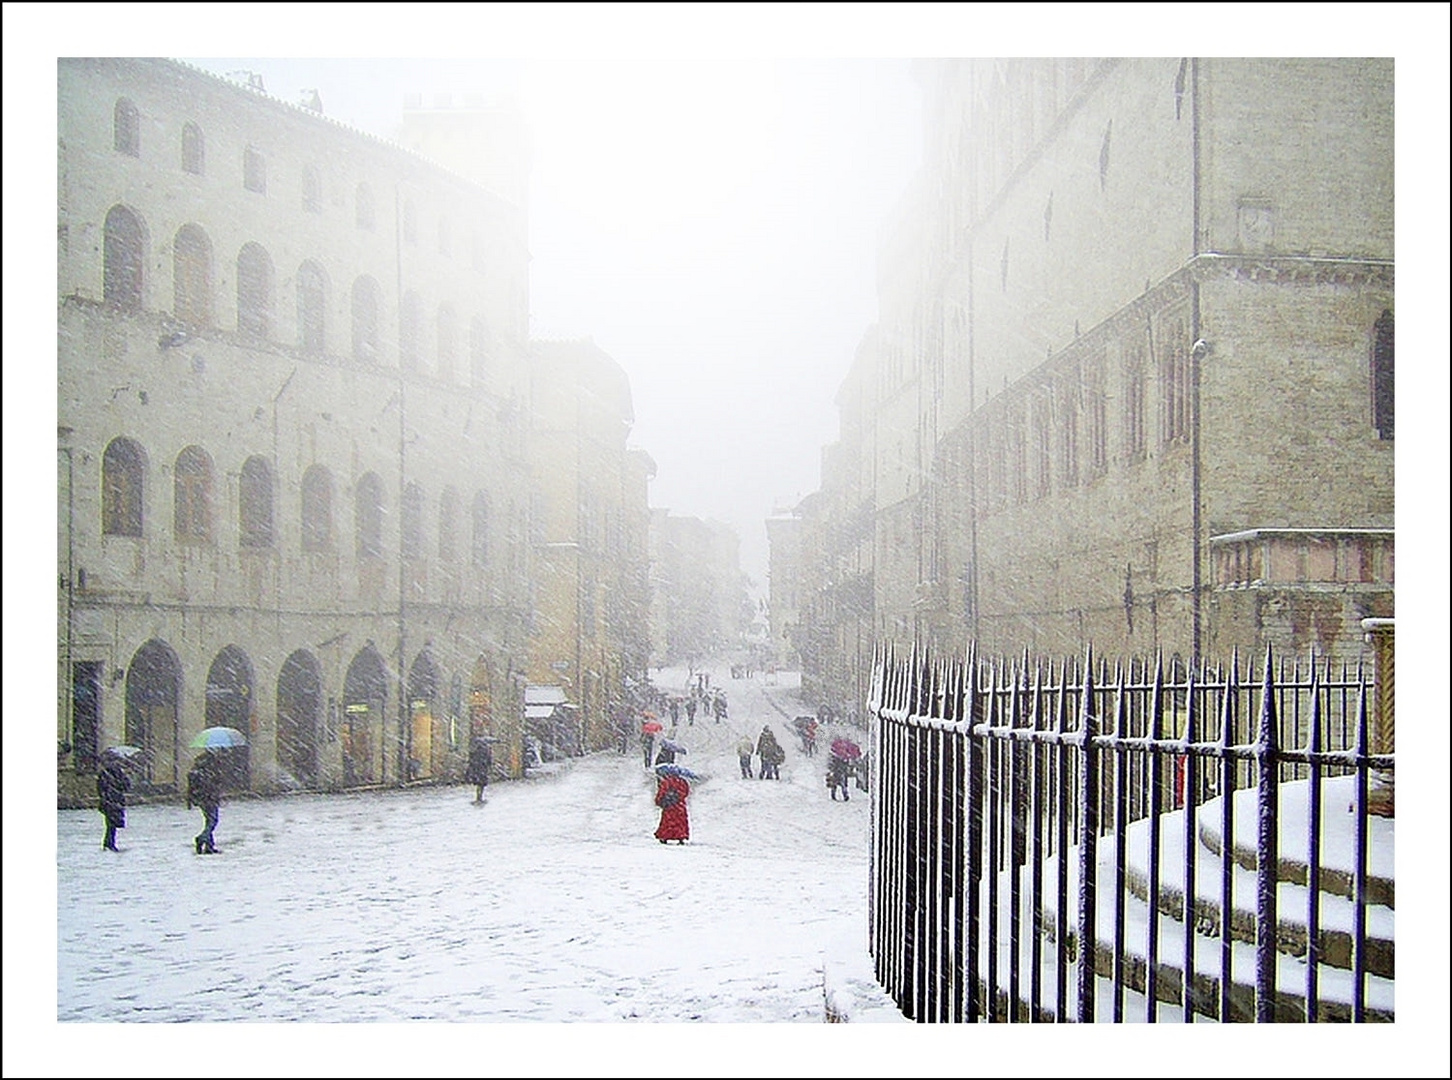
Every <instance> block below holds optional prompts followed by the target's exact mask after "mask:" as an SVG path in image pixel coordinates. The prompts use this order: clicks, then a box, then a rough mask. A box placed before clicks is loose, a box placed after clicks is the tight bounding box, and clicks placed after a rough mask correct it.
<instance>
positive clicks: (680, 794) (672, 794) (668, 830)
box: [655, 774, 691, 844]
mask: <svg viewBox="0 0 1452 1080" xmlns="http://www.w3.org/2000/svg"><path fill="white" fill-rule="evenodd" d="M690 794H691V785H690V784H688V783H686V780H685V777H682V776H671V775H669V774H666V775H663V776H661V778H660V786H659V787H657V788H656V790H655V804H656V806H659V807H660V825H659V826H658V827H657V828H656V830H655V838H656V839H657V840H659V841H660V842H661V843H662V844H664V843H665V842H666V841H668V840H674V841H675V842H676V843H678V844H684V843H685V842H686V841H687V840H689V839H690V838H691V821H690V818H688V817H687V816H686V798H687V796H689V795H690Z"/></svg>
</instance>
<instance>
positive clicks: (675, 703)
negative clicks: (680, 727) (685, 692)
mask: <svg viewBox="0 0 1452 1080" xmlns="http://www.w3.org/2000/svg"><path fill="white" fill-rule="evenodd" d="M680 720H681V699H680V698H678V697H673V698H671V727H675V726H676V724H678V723H680Z"/></svg>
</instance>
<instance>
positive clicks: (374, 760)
mask: <svg viewBox="0 0 1452 1080" xmlns="http://www.w3.org/2000/svg"><path fill="white" fill-rule="evenodd" d="M387 710H388V668H387V667H386V666H385V665H384V663H383V658H382V657H381V656H379V655H378V650H377V649H376V648H374V646H373V643H372V642H369V643H368V644H367V645H365V646H364V647H363V648H362V649H360V650H358V654H357V655H356V656H354V657H353V662H352V663H350V664H349V665H348V674H347V676H346V677H345V678H344V680H343V719H342V724H341V730H340V731H339V735H340V737H341V739H342V743H343V783H344V784H345V785H347V786H349V787H352V786H354V785H357V784H371V783H374V782H376V781H377V780H380V779H381V778H382V775H383V718H384V717H385V716H386V715H387Z"/></svg>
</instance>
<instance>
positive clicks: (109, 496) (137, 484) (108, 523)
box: [101, 438, 146, 537]
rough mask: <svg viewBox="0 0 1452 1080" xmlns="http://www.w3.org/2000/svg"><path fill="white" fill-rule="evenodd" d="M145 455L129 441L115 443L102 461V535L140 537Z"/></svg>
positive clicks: (113, 442) (114, 441)
mask: <svg viewBox="0 0 1452 1080" xmlns="http://www.w3.org/2000/svg"><path fill="white" fill-rule="evenodd" d="M145 482H146V455H145V453H143V452H142V449H141V447H140V446H139V445H138V444H136V443H134V442H132V441H131V440H130V439H125V438H122V439H112V440H111V442H110V444H109V445H108V446H107V447H106V453H105V454H104V455H103V456H102V458H101V532H102V533H103V534H104V535H106V536H137V537H139V536H141V534H142V529H141V527H142V505H143V504H142V495H143V493H144V485H145Z"/></svg>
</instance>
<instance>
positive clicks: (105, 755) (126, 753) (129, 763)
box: [101, 746, 146, 768]
mask: <svg viewBox="0 0 1452 1080" xmlns="http://www.w3.org/2000/svg"><path fill="white" fill-rule="evenodd" d="M145 758H146V751H145V750H143V749H142V748H141V747H139V746H108V747H106V749H104V750H102V751H101V761H102V762H108V761H114V762H115V763H116V764H118V765H125V766H126V767H127V768H136V767H137V766H139V765H140V764H141V763H142V761H143V760H144V759H145Z"/></svg>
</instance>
